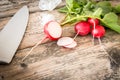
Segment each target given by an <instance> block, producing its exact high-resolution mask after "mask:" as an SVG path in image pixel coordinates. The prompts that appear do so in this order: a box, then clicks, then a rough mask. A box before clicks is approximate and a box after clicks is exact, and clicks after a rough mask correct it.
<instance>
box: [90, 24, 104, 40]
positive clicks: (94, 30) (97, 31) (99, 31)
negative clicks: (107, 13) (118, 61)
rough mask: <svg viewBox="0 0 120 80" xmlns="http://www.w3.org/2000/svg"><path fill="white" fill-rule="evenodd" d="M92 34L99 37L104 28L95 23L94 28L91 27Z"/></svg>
mask: <svg viewBox="0 0 120 80" xmlns="http://www.w3.org/2000/svg"><path fill="white" fill-rule="evenodd" d="M92 35H94V37H95V38H101V37H103V36H104V35H105V29H104V27H103V26H101V25H97V26H96V27H95V29H92Z"/></svg>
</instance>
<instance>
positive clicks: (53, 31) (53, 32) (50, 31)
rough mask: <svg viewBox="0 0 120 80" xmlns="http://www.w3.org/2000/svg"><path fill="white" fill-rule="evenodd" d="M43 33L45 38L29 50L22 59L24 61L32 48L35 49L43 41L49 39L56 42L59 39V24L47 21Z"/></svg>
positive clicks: (60, 30)
mask: <svg viewBox="0 0 120 80" xmlns="http://www.w3.org/2000/svg"><path fill="white" fill-rule="evenodd" d="M44 33H45V35H46V36H45V37H44V38H43V39H42V40H41V41H39V42H38V43H37V44H36V45H35V46H33V47H32V48H31V50H30V51H29V52H28V53H27V55H26V56H25V57H24V58H23V59H22V61H24V60H25V59H26V58H27V56H29V55H30V53H31V52H32V51H33V49H34V48H36V47H37V46H38V45H39V44H41V43H42V42H43V41H44V40H46V39H50V40H57V39H59V38H60V37H61V35H62V28H61V26H60V24H59V23H58V22H56V21H49V22H48V23H46V24H45V26H44Z"/></svg>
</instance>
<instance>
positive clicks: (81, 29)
mask: <svg viewBox="0 0 120 80" xmlns="http://www.w3.org/2000/svg"><path fill="white" fill-rule="evenodd" d="M75 31H76V33H77V34H78V35H81V36H85V35H87V34H88V33H89V32H90V24H89V23H88V22H86V21H80V22H78V23H77V24H75Z"/></svg>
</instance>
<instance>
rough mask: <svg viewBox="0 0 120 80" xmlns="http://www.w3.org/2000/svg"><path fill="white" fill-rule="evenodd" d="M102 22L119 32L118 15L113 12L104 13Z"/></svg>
mask: <svg viewBox="0 0 120 80" xmlns="http://www.w3.org/2000/svg"><path fill="white" fill-rule="evenodd" d="M102 23H103V24H104V25H105V26H106V27H108V28H110V29H112V30H114V31H116V32H118V33H120V25H118V16H117V15H116V14H115V13H113V12H111V13H108V14H106V15H105V16H104V18H103V19H102Z"/></svg>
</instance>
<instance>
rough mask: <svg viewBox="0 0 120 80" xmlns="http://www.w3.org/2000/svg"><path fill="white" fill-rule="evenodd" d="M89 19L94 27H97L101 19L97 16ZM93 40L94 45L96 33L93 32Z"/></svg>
mask: <svg viewBox="0 0 120 80" xmlns="http://www.w3.org/2000/svg"><path fill="white" fill-rule="evenodd" d="M87 21H88V22H89V23H90V25H91V26H92V28H93V29H95V26H97V25H99V19H97V18H88V20H87ZM92 42H93V45H94V34H93V39H92Z"/></svg>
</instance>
